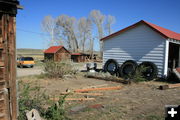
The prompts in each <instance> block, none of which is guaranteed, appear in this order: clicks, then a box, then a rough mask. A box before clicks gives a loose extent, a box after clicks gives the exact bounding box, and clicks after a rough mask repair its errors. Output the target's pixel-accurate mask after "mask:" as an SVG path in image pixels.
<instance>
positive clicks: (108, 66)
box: [104, 59, 119, 75]
mask: <svg viewBox="0 0 180 120" xmlns="http://www.w3.org/2000/svg"><path fill="white" fill-rule="evenodd" d="M118 69H119V64H118V63H117V62H116V60H113V59H109V60H108V61H106V63H105V64H104V71H105V72H109V73H110V74H111V75H114V74H116V73H117V71H118Z"/></svg>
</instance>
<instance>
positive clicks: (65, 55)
mask: <svg viewBox="0 0 180 120" xmlns="http://www.w3.org/2000/svg"><path fill="white" fill-rule="evenodd" d="M70 58H71V54H70V52H69V51H68V50H67V49H66V48H65V47H64V46H51V47H50V48H48V49H47V50H45V51H44V59H45V60H53V61H61V60H64V59H70Z"/></svg>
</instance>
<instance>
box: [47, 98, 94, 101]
mask: <svg viewBox="0 0 180 120" xmlns="http://www.w3.org/2000/svg"><path fill="white" fill-rule="evenodd" d="M50 100H53V101H58V100H59V98H50ZM65 100H67V101H71V100H72V101H73V100H75V101H88V100H95V98H65Z"/></svg>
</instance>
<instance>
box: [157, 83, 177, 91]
mask: <svg viewBox="0 0 180 120" xmlns="http://www.w3.org/2000/svg"><path fill="white" fill-rule="evenodd" d="M178 87H180V83H177V84H169V85H161V86H159V89H161V90H165V89H170V88H178Z"/></svg>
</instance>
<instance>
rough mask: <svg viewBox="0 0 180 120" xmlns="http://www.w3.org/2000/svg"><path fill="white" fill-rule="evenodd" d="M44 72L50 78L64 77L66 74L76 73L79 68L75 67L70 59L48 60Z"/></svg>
mask: <svg viewBox="0 0 180 120" xmlns="http://www.w3.org/2000/svg"><path fill="white" fill-rule="evenodd" d="M44 72H45V74H47V76H48V77H50V78H63V77H64V76H65V75H74V74H76V73H77V69H75V68H74V66H73V64H72V62H70V61H60V62H53V61H46V62H45V64H44Z"/></svg>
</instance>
